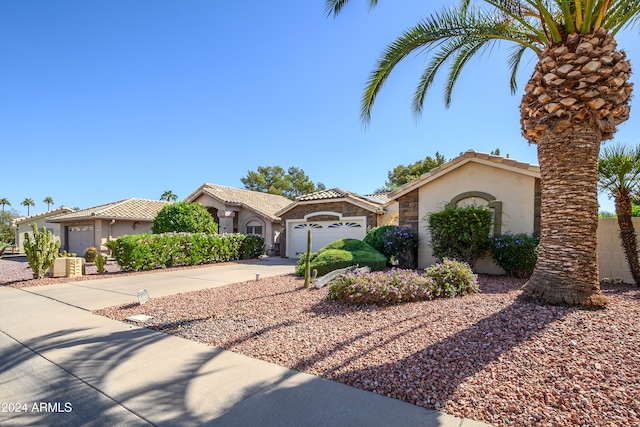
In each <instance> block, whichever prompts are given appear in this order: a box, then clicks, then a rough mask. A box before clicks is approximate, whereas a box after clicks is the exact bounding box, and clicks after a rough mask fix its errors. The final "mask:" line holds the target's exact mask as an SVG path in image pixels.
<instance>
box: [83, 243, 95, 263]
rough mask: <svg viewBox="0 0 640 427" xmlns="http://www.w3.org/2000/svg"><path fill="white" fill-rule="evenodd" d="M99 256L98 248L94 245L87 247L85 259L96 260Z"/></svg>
mask: <svg viewBox="0 0 640 427" xmlns="http://www.w3.org/2000/svg"><path fill="white" fill-rule="evenodd" d="M97 256H98V250H97V249H96V248H94V247H90V248H87V249H86V250H85V251H84V259H85V261H87V262H94V261H95V260H96V257H97Z"/></svg>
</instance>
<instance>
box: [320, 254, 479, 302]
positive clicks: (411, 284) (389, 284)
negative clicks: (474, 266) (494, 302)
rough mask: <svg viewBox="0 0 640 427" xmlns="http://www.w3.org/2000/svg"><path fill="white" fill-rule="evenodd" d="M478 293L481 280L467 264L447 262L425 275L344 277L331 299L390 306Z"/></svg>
mask: <svg viewBox="0 0 640 427" xmlns="http://www.w3.org/2000/svg"><path fill="white" fill-rule="evenodd" d="M477 291H478V281H477V277H476V276H475V275H474V274H473V272H472V271H471V268H469V266H468V265H467V264H464V263H460V262H456V261H449V260H445V261H444V262H443V263H441V264H436V265H434V266H432V267H430V268H428V269H427V270H426V271H425V272H424V273H423V274H420V273H418V272H416V271H414V270H401V269H393V270H391V271H387V272H375V273H347V274H341V275H339V276H338V277H336V278H335V279H334V280H333V281H332V282H331V285H329V293H328V295H327V298H329V299H330V300H337V301H344V302H347V303H350V304H381V305H387V304H396V303H401V302H410V301H423V300H432V299H434V298H437V297H450V298H453V297H456V296H461V295H466V294H468V293H472V292H477Z"/></svg>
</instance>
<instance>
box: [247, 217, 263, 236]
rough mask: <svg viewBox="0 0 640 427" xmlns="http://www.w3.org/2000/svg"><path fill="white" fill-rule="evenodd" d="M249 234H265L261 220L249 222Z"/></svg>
mask: <svg viewBox="0 0 640 427" xmlns="http://www.w3.org/2000/svg"><path fill="white" fill-rule="evenodd" d="M247 234H258V235H260V236H264V227H263V226H262V223H261V222H260V221H256V220H252V221H249V222H248V223H247Z"/></svg>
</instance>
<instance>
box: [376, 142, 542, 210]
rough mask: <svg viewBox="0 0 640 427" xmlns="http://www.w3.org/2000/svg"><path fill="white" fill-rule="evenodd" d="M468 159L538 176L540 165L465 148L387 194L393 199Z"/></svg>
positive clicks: (466, 161)
mask: <svg viewBox="0 0 640 427" xmlns="http://www.w3.org/2000/svg"><path fill="white" fill-rule="evenodd" d="M470 161H474V162H480V163H484V164H492V163H493V165H492V166H496V167H502V168H508V169H511V170H514V171H518V170H519V172H521V173H524V174H527V175H532V176H537V177H540V167H539V166H537V165H532V164H530V163H525V162H519V161H517V160H513V159H509V158H506V157H502V156H496V155H493V154H487V153H479V152H476V151H475V150H467V151H466V152H464V153H462V154H461V155H459V156H458V157H456V158H454V159H451V160H450V161H448V162H447V163H445V164H443V165H440V166H438V167H437V168H433V169H431V170H430V171H429V172H426V173H424V174H422V175H420V176H419V177H418V178H416V179H414V180H413V181H410V182H408V183H406V184H404V185H402V186H400V187H398V188H396V189H395V190H393V191H392V192H391V193H389V194H388V196H389V199H390V200H394V199H396V198H398V197H399V196H400V195H403V194H406V193H408V192H409V191H412V190H414V189H415V188H417V187H419V186H421V185H422V183H423V182H424V181H427V180H430V179H433V178H434V177H436V176H438V175H442V174H445V173H447V172H448V170H449V169H451V170H453V169H455V168H456V167H458V166H460V164H461V163H468V162H470Z"/></svg>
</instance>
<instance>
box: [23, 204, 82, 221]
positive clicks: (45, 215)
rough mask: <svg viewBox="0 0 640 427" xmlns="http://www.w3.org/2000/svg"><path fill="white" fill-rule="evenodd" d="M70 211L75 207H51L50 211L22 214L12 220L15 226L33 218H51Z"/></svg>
mask: <svg viewBox="0 0 640 427" xmlns="http://www.w3.org/2000/svg"><path fill="white" fill-rule="evenodd" d="M69 212H74V209H71V208H68V207H66V206H60V207H59V208H55V209H51V210H50V211H46V212H42V213H39V214H35V215H31V216H21V217H19V218H15V219H14V220H13V221H12V222H13V225H14V226H18V225H20V224H23V223H25V222H29V221H33V220H36V221H37V220H39V219H42V218H49V217H51V218H53V217H55V216H58V215H64V214H66V213H69Z"/></svg>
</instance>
